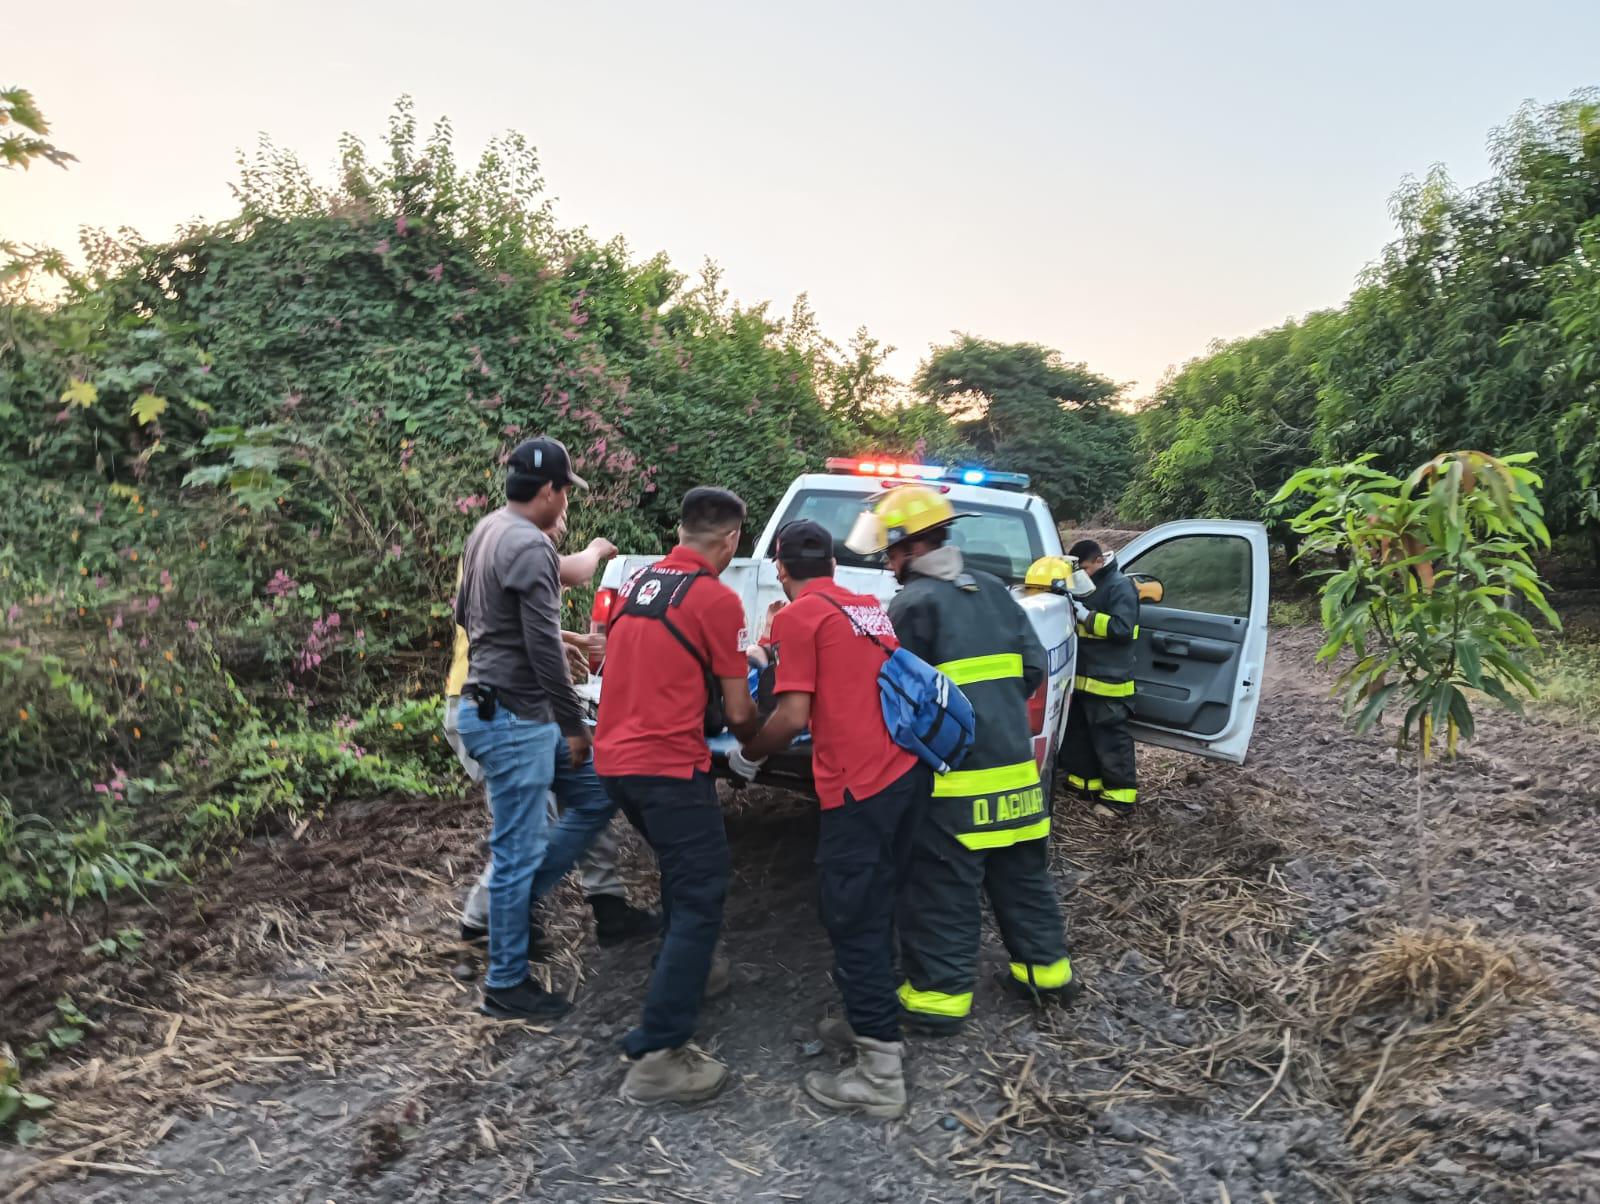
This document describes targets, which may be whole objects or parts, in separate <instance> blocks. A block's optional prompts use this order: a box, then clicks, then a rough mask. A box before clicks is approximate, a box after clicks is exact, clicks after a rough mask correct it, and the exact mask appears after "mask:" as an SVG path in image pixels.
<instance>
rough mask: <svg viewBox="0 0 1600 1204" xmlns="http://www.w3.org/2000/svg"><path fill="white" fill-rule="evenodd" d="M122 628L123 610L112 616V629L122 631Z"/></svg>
mask: <svg viewBox="0 0 1600 1204" xmlns="http://www.w3.org/2000/svg"><path fill="white" fill-rule="evenodd" d="M121 629H122V612H121V611H120V610H119V611H117V613H116V614H115V615H113V616H112V618H111V630H112V631H120V630H121Z"/></svg>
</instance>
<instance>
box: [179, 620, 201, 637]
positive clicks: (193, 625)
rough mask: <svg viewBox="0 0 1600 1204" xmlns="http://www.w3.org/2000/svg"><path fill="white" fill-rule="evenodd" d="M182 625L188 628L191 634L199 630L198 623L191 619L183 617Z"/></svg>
mask: <svg viewBox="0 0 1600 1204" xmlns="http://www.w3.org/2000/svg"><path fill="white" fill-rule="evenodd" d="M183 625H184V626H185V627H187V628H188V629H189V634H190V635H193V634H194V633H195V632H197V631H199V630H200V624H198V623H196V622H195V621H194V620H193V619H185V620H184V621H183Z"/></svg>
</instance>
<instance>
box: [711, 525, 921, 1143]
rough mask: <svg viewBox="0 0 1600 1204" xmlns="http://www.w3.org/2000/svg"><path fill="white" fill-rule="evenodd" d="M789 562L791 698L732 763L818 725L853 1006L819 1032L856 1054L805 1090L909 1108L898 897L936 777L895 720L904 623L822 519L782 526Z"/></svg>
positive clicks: (875, 1112) (785, 660)
mask: <svg viewBox="0 0 1600 1204" xmlns="http://www.w3.org/2000/svg"><path fill="white" fill-rule="evenodd" d="M777 559H778V581H779V583H780V584H781V585H782V586H783V592H784V593H785V595H787V596H788V598H789V605H788V606H786V607H784V608H783V609H782V610H780V611H779V612H778V613H777V615H776V616H775V617H774V618H773V620H772V647H773V650H774V654H775V656H776V658H777V670H776V677H775V682H774V686H773V689H774V692H775V693H776V694H777V706H776V708H775V709H774V710H773V712H772V714H771V716H770V717H769V718H768V719H767V721H766V723H765V725H764V726H763V727H762V729H761V731H760V732H759V733H758V734H757V735H756V737H755V739H753V740H751V741H750V742H749V743H748V744H746V745H745V747H744V748H743V750H742V751H740V752H738V753H735V754H734V755H733V757H731V758H730V765H731V766H732V768H733V769H734V771H735V772H737V773H740V774H741V775H743V776H744V777H746V778H752V777H754V776H755V773H756V769H757V766H758V765H759V763H760V762H761V761H762V760H764V759H765V758H766V757H767V756H769V755H770V754H772V753H774V752H777V751H778V750H779V749H782V748H785V747H787V746H788V744H789V742H790V741H792V740H793V739H794V737H795V736H796V735H798V734H799V733H800V732H801V731H803V730H804V729H805V728H806V727H807V725H809V726H810V728H811V740H812V749H813V753H812V766H813V770H814V773H815V777H816V785H817V799H818V801H819V802H820V803H821V805H822V816H821V828H820V831H819V834H818V838H817V885H818V896H819V901H820V911H821V916H822V925H823V927H824V928H826V929H827V931H828V936H829V939H830V940H831V941H832V942H833V956H834V969H833V978H834V982H835V983H837V984H838V987H839V994H840V995H841V996H842V997H843V998H844V1010H845V1016H844V1019H828V1020H824V1021H823V1022H822V1023H821V1024H819V1025H818V1032H819V1033H820V1034H821V1036H822V1038H823V1040H824V1041H825V1042H827V1043H828V1044H829V1045H832V1046H834V1047H835V1048H840V1049H847V1050H853V1051H854V1052H855V1054H856V1062H855V1065H854V1066H852V1067H850V1068H849V1069H847V1070H845V1071H843V1072H842V1073H839V1074H824V1073H820V1072H815V1071H813V1072H812V1073H810V1074H808V1075H806V1078H805V1089H806V1092H807V1094H809V1095H810V1096H811V1097H812V1098H813V1099H815V1100H816V1101H817V1102H818V1103H820V1104H822V1105H823V1106H824V1107H827V1108H832V1109H834V1110H836V1111H841V1112H862V1113H865V1114H866V1115H869V1116H884V1117H890V1116H900V1115H903V1114H904V1112H905V1110H906V1086H905V1075H904V1070H903V1067H902V1061H901V1054H902V1046H901V1043H900V1018H899V1007H900V1005H899V1001H898V1000H897V998H896V996H895V951H894V905H895V899H896V897H897V896H898V895H899V893H900V887H901V884H902V882H903V881H904V879H905V876H906V872H907V869H908V866H909V863H910V858H911V849H912V838H913V836H914V834H915V832H916V828H917V825H918V824H919V823H920V821H921V820H922V817H923V813H924V812H925V811H926V809H927V804H928V795H929V792H930V791H931V789H932V785H933V774H932V771H931V770H930V769H929V768H928V767H927V766H925V765H924V764H923V763H922V762H921V761H919V760H918V759H917V758H916V757H915V756H913V755H912V754H911V753H910V752H907V751H906V750H905V749H903V748H901V747H900V746H899V745H897V744H896V743H895V742H894V741H893V740H892V739H891V738H890V736H889V730H888V728H887V727H886V726H885V725H884V722H883V707H882V703H881V702H880V701H879V693H878V691H879V687H878V670H879V669H881V668H882V667H883V663H884V661H886V660H887V659H888V658H889V654H890V652H892V651H893V649H894V648H895V646H896V643H895V636H894V628H893V627H892V626H891V625H890V623H889V616H888V614H886V613H885V612H884V609H883V607H882V606H880V605H879V603H878V600H877V599H876V598H873V597H871V596H869V595H866V594H857V593H852V592H851V591H850V590H847V589H845V588H844V587H843V586H841V585H839V584H838V583H837V582H835V581H834V579H833V573H834V555H833V537H832V536H831V535H829V534H828V532H827V530H826V529H825V528H823V527H822V526H820V525H819V524H817V523H814V522H809V521H805V520H801V521H799V522H792V523H789V524H788V525H787V526H785V527H784V528H783V529H782V530H781V531H779V532H778V551H777Z"/></svg>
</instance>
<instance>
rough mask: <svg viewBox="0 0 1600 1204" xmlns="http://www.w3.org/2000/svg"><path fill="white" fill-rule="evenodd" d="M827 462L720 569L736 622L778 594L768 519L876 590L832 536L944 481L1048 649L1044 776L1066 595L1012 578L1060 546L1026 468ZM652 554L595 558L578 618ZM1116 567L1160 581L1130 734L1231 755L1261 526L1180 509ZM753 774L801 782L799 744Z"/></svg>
mask: <svg viewBox="0 0 1600 1204" xmlns="http://www.w3.org/2000/svg"><path fill="white" fill-rule="evenodd" d="M828 468H829V470H830V471H828V472H826V473H807V474H805V475H803V476H800V477H797V478H796V479H795V481H794V483H793V484H792V485H790V486H789V489H788V492H786V493H785V494H784V495H783V500H782V501H781V502H779V503H778V507H777V510H776V511H775V512H774V513H773V515H772V517H771V518H770V519H768V521H767V525H766V528H765V529H764V530H763V531H762V532H761V535H760V537H759V538H758V539H757V540H756V541H755V546H754V549H753V551H752V554H751V555H750V556H748V557H740V558H738V559H736V560H734V561H733V562H732V563H731V564H729V566H728V567H727V569H726V570H725V571H724V572H723V574H722V581H723V583H724V584H726V585H727V586H729V587H730V588H731V589H732V590H733V591H734V592H735V593H737V594H738V595H739V596H740V598H741V599H742V600H743V602H744V613H745V622H746V629H747V630H748V631H749V632H750V633H751V638H752V639H754V638H755V637H756V635H758V634H759V633H760V632H761V630H762V626H763V624H764V622H765V620H766V613H767V609H768V607H769V606H770V604H771V603H773V602H774V601H777V600H779V599H781V598H782V597H783V590H782V588H781V587H780V586H779V584H778V576H777V569H776V565H775V563H774V561H773V545H774V542H775V539H776V535H777V532H778V530H779V528H781V527H782V526H783V525H784V524H785V523H788V522H792V521H793V520H795V519H801V518H805V519H811V520H812V521H814V522H818V523H821V524H822V525H823V526H824V527H826V528H827V529H828V530H829V531H831V532H832V533H833V537H834V541H835V545H836V550H837V556H838V563H839V568H838V573H837V578H838V581H839V583H840V584H841V585H843V586H844V587H845V588H846V589H851V590H855V591H856V592H858V593H862V594H871V595H873V596H875V597H877V598H879V599H881V600H882V601H883V602H885V603H887V602H888V601H889V599H890V598H892V597H893V596H894V594H895V593H896V591H897V590H898V589H899V588H900V587H899V584H898V583H897V582H896V581H895V579H894V576H893V574H891V573H890V572H889V571H888V570H887V569H885V568H884V567H883V564H882V557H881V556H874V557H861V556H857V555H856V554H854V553H852V552H850V551H848V550H847V549H846V548H845V546H844V539H845V536H846V535H847V534H848V533H849V531H850V528H851V525H852V524H853V523H854V522H855V520H856V517H857V515H859V514H860V513H861V510H862V508H863V506H864V505H865V504H866V503H867V502H869V501H870V500H871V499H872V498H874V497H876V496H877V495H879V494H881V493H882V492H883V491H884V490H885V489H890V488H893V487H894V486H896V485H904V484H908V483H917V484H923V485H928V486H931V487H932V488H935V489H939V490H941V491H942V492H944V493H946V494H947V495H948V496H949V498H950V501H951V502H952V503H953V504H954V505H955V508H956V509H957V510H959V511H963V512H965V513H967V514H969V515H970V516H971V517H968V518H963V519H961V520H960V521H959V522H957V523H956V524H955V525H954V526H953V527H952V534H951V542H952V543H954V544H955V545H956V546H957V547H959V548H960V549H961V550H962V553H963V554H964V556H965V558H966V561H967V563H968V564H969V565H971V566H973V567H975V568H979V569H983V570H984V571H986V572H989V573H993V574H994V575H995V576H997V577H999V578H1000V579H1001V580H1002V581H1006V582H1008V583H1010V585H1011V586H1012V589H1013V591H1014V592H1015V594H1016V596H1017V601H1018V602H1019V603H1021V605H1022V608H1023V610H1024V611H1026V612H1027V614H1028V617H1029V619H1030V620H1032V622H1033V625H1034V629H1035V630H1036V631H1037V632H1038V634H1039V641H1040V643H1042V644H1043V645H1044V647H1045V650H1046V651H1047V652H1048V654H1049V668H1050V672H1049V677H1048V678H1047V680H1046V681H1045V682H1044V684H1043V685H1041V686H1040V687H1039V689H1038V691H1037V692H1036V693H1035V694H1034V696H1033V698H1032V699H1030V701H1029V707H1028V715H1029V719H1030V721H1031V722H1032V724H1033V737H1034V739H1033V745H1034V756H1035V758H1036V759H1037V761H1038V762H1039V767H1040V770H1041V773H1042V774H1043V775H1044V776H1045V778H1046V780H1047V781H1049V780H1051V778H1053V776H1054V773H1055V769H1056V762H1057V754H1058V752H1059V749H1060V747H1061V738H1062V734H1063V732H1064V731H1065V728H1066V719H1067V700H1068V698H1069V697H1070V695H1071V692H1072V681H1073V670H1074V666H1075V664H1076V661H1077V651H1078V645H1077V636H1076V634H1075V625H1074V623H1073V621H1072V606H1071V602H1070V601H1069V600H1068V599H1067V598H1064V597H1060V596H1056V595H1053V594H1049V593H1036V592H1027V591H1025V590H1024V589H1023V588H1022V581H1023V577H1024V576H1025V575H1026V573H1027V571H1028V566H1029V565H1030V564H1032V563H1033V562H1034V561H1035V560H1037V559H1038V558H1039V557H1041V556H1060V555H1062V548H1061V535H1060V533H1059V531H1058V530H1057V528H1056V523H1055V519H1054V518H1053V517H1052V516H1051V514H1050V509H1049V507H1048V506H1046V505H1045V503H1044V501H1043V500H1042V499H1040V498H1038V497H1036V496H1035V495H1033V494H1031V493H1028V492H1027V484H1028V478H1027V477H1025V476H1021V475H1018V474H1011V473H1002V472H994V471H990V470H987V469H981V468H973V467H950V468H945V467H940V466H932V465H922V464H903V463H898V462H889V461H886V460H885V461H879V460H869V459H851V460H830V461H828ZM658 559H660V558H659V557H657V556H628V555H623V556H618V557H616V558H615V559H613V560H612V561H611V563H610V564H608V565H607V566H606V571H605V575H604V576H603V578H602V579H601V583H600V588H599V589H598V590H597V591H596V594H595V601H594V607H593V610H592V613H591V629H592V630H597V631H603V630H605V627H606V623H607V621H608V619H609V618H610V613H611V608H612V606H613V605H614V604H615V600H616V591H617V590H618V588H619V587H620V586H621V585H622V583H623V582H625V581H626V580H627V579H628V578H629V577H630V576H632V575H633V573H635V572H636V571H637V570H639V569H640V568H642V567H644V566H645V565H647V564H650V563H651V562H653V561H655V560H658ZM1117 559H1118V562H1119V563H1120V564H1121V566H1122V568H1123V570H1124V571H1126V572H1130V573H1137V574H1140V575H1141V576H1142V577H1144V578H1148V579H1152V580H1154V581H1157V582H1159V583H1160V585H1161V593H1162V598H1161V601H1160V602H1159V603H1151V602H1145V603H1144V604H1143V605H1142V607H1141V610H1140V620H1139V622H1140V634H1139V638H1138V640H1137V642H1136V645H1135V648H1136V652H1137V657H1136V669H1135V673H1134V676H1135V680H1136V682H1137V687H1136V690H1137V692H1136V693H1135V695H1134V722H1133V724H1132V728H1133V733H1134V737H1135V739H1138V740H1141V741H1144V742H1145V743H1149V744H1159V745H1163V746H1165V747H1168V748H1176V749H1181V750H1184V751H1187V752H1193V753H1197V754H1199V755H1200V756H1203V757H1212V758H1215V759H1217V760H1223V761H1243V760H1244V757H1245V752H1246V750H1247V749H1248V747H1249V744H1250V733H1251V730H1252V729H1253V728H1254V726H1255V719H1256V709H1257V707H1258V705H1259V703H1260V697H1261V678H1262V673H1263V671H1264V669H1265V667H1266V655H1267V590H1268V581H1267V533H1266V529H1265V528H1264V527H1262V526H1261V525H1260V524H1259V523H1244V522H1225V521H1220V520H1219V521H1200V520H1195V521H1185V522H1176V523H1168V524H1166V525H1165V526H1161V527H1156V528H1155V529H1154V530H1150V531H1145V532H1142V533H1141V534H1139V535H1138V536H1136V537H1135V538H1134V539H1133V540H1132V541H1130V542H1129V543H1128V544H1126V545H1125V546H1124V547H1122V548H1120V549H1118V551H1117ZM598 668H599V670H600V672H596V673H594V674H592V675H591V677H590V679H589V681H588V682H586V683H584V684H583V685H581V686H579V687H578V690H579V693H580V694H581V695H583V696H584V698H585V700H586V701H587V702H588V703H589V704H590V706H591V707H595V706H598V704H599V698H600V690H601V689H602V687H603V684H604V664H603V663H602V664H601V665H599V666H598ZM711 747H712V752H713V761H714V764H715V767H716V770H717V772H719V773H723V774H725V773H726V772H727V771H726V757H727V752H728V750H729V749H730V748H732V747H733V741H732V737H730V736H727V735H724V736H722V737H720V738H715V739H713V740H712V741H711ZM757 780H758V781H762V782H766V783H769V784H771V785H776V786H785V787H789V788H791V789H798V790H802V791H809V790H811V789H812V778H811V749H810V745H809V744H796V745H795V746H793V747H792V748H790V749H788V750H787V751H786V752H785V753H780V754H776V755H774V756H772V757H771V758H769V759H768V761H767V764H766V765H765V767H764V768H763V773H762V776H761V777H760V778H758V779H757Z"/></svg>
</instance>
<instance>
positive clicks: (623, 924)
mask: <svg viewBox="0 0 1600 1204" xmlns="http://www.w3.org/2000/svg"><path fill="white" fill-rule="evenodd" d="M589 907H590V908H591V909H592V910H593V911H594V935H595V939H596V940H597V941H599V942H600V944H601V946H602V947H604V946H608V945H620V944H622V943H623V942H625V941H631V940H636V939H638V938H639V937H646V936H659V935H660V933H661V913H660V912H658V911H647V910H645V909H644V908H642V907H632V906H630V905H629V903H628V901H627V900H626V899H624V898H623V897H622V896H621V895H590V896H589Z"/></svg>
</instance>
